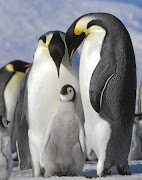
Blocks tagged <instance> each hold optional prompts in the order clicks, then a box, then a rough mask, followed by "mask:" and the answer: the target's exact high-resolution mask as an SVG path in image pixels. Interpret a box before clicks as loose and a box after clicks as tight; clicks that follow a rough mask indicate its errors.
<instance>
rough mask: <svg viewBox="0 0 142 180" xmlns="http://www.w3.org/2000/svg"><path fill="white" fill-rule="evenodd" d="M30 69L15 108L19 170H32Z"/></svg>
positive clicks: (14, 131)
mask: <svg viewBox="0 0 142 180" xmlns="http://www.w3.org/2000/svg"><path fill="white" fill-rule="evenodd" d="M29 72H30V68H29V69H28V72H27V73H26V75H25V78H24V79H23V81H22V84H21V89H20V93H19V97H18V100H17V104H16V107H15V114H14V125H13V126H14V129H13V133H14V134H15V135H16V147H17V152H18V161H19V169H21V170H25V169H30V168H31V155H30V150H29V138H28V129H29V127H28V111H27V110H28V107H27V79H28V75H29Z"/></svg>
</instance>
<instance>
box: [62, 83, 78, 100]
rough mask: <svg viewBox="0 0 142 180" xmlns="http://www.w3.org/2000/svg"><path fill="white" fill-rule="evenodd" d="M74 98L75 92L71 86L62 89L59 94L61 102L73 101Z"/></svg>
mask: <svg viewBox="0 0 142 180" xmlns="http://www.w3.org/2000/svg"><path fill="white" fill-rule="evenodd" d="M75 97H76V92H75V89H74V88H73V87H72V86H71V85H69V84H67V85H65V86H63V87H62V89H61V92H60V99H61V101H74V99H75Z"/></svg>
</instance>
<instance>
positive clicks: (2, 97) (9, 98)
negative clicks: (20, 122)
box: [0, 60, 31, 152]
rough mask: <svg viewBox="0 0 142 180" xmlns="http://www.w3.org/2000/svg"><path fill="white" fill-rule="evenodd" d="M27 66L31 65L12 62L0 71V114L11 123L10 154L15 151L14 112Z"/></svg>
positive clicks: (9, 128) (18, 61)
mask: <svg viewBox="0 0 142 180" xmlns="http://www.w3.org/2000/svg"><path fill="white" fill-rule="evenodd" d="M29 66H31V64H30V63H28V62H24V61H21V60H14V61H11V62H10V63H8V64H6V65H5V66H3V67H2V68H1V69H0V114H1V115H3V116H4V117H5V118H6V119H8V120H9V121H10V122H11V123H10V124H9V127H8V131H9V135H10V138H11V140H12V143H11V148H12V152H15V151H16V145H15V137H12V130H13V119H14V111H15V106H16V103H17V98H18V95H19V91H20V86H21V82H22V80H23V78H24V76H25V71H26V70H27V68H28V67H29ZM13 135H14V133H13ZM14 136H15V135H14Z"/></svg>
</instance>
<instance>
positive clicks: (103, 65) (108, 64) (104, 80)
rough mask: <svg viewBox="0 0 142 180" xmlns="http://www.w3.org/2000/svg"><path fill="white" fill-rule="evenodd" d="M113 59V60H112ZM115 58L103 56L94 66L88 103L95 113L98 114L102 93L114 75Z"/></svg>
mask: <svg viewBox="0 0 142 180" xmlns="http://www.w3.org/2000/svg"><path fill="white" fill-rule="evenodd" d="M113 57H114V58H113ZM115 69H116V61H115V56H113V55H110V56H109V55H108V54H103V56H102V58H101V60H100V61H99V63H98V65H97V66H96V68H95V70H94V72H93V74H92V77H91V81H90V89H89V93H90V102H91V104H92V107H93V108H94V109H95V111H96V112H98V113H99V112H100V108H101V100H102V97H103V92H104V90H105V88H106V85H107V84H108V82H109V80H110V79H111V77H112V76H113V75H114V74H115Z"/></svg>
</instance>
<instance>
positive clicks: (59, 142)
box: [41, 85, 86, 177]
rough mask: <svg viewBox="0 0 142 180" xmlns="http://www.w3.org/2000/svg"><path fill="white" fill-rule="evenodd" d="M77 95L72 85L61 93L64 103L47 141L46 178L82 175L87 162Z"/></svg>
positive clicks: (51, 125) (44, 151) (47, 136)
mask: <svg viewBox="0 0 142 180" xmlns="http://www.w3.org/2000/svg"><path fill="white" fill-rule="evenodd" d="M75 98H76V93H75V90H74V88H73V87H72V86H71V85H65V86H63V87H62V89H61V92H60V102H59V106H58V108H57V111H56V113H55V115H54V116H53V117H52V119H51V121H50V124H49V127H48V129H47V131H46V135H45V139H44V142H43V152H42V158H41V166H42V167H43V169H44V177H50V176H78V175H80V173H81V172H82V169H83V165H84V162H85V153H86V149H85V139H84V129H83V126H82V124H81V121H80V119H79V117H78V115H77V113H76V111H75V104H74V100H75Z"/></svg>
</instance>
